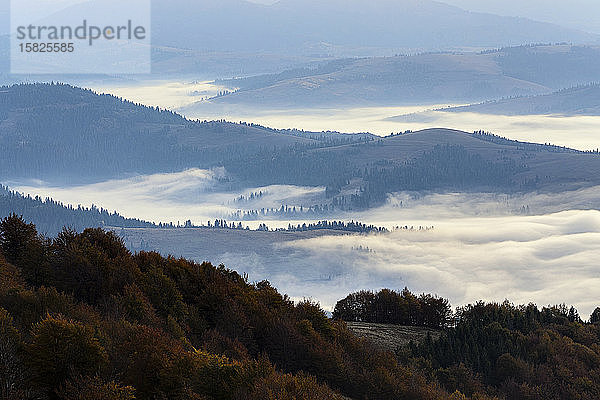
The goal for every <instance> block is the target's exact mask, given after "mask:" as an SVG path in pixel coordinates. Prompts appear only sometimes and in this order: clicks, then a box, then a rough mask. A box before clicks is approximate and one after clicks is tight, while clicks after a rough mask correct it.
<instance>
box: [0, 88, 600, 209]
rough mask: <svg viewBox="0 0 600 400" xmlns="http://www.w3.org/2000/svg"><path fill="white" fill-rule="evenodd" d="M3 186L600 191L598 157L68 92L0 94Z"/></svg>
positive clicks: (351, 193)
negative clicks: (174, 108) (193, 113)
mask: <svg viewBox="0 0 600 400" xmlns="http://www.w3.org/2000/svg"><path fill="white" fill-rule="evenodd" d="M0 153H1V154H2V155H3V157H2V158H0V166H1V167H2V168H0V171H1V173H0V178H1V179H3V180H4V181H7V180H13V181H25V180H47V181H50V182H51V183H54V184H60V185H72V184H75V183H80V182H98V181H102V180H109V179H116V178H119V177H123V176H135V175H138V174H150V173H169V172H179V171H182V170H185V169H188V168H205V169H208V168H216V167H220V168H224V170H225V171H226V174H225V177H224V178H220V182H221V183H222V184H223V189H224V190H227V189H228V188H230V189H231V188H238V189H239V188H253V187H262V186H268V185H277V184H282V185H299V186H314V187H317V186H319V187H326V196H327V198H328V200H327V201H328V202H329V203H328V204H324V205H328V206H334V207H337V208H339V209H356V208H367V207H371V206H374V205H378V204H381V203H382V202H383V201H385V199H386V197H387V194H388V193H390V192H396V191H403V190H410V191H447V190H463V191H474V190H486V191H492V192H512V191H529V190H548V191H552V190H565V189H571V188H580V187H585V186H591V185H598V184H600V157H599V156H598V155H597V154H595V153H583V152H577V151H575V150H570V149H566V148H560V147H555V146H546V145H539V144H531V143H521V142H516V141H510V140H506V139H503V138H499V137H496V136H493V135H489V134H482V133H478V134H468V133H466V132H461V131H454V130H448V129H429V130H424V131H420V132H412V133H406V134H403V135H395V136H391V137H386V138H378V137H374V136H372V135H368V134H355V135H345V134H341V133H334V132H322V133H316V132H302V131H285V130H284V131H280V130H273V129H268V128H265V127H261V126H255V125H252V124H234V123H229V122H224V121H213V122H200V121H189V120H186V119H184V118H183V117H181V116H179V115H177V114H174V113H172V112H169V111H164V110H159V109H156V108H149V107H144V106H140V105H136V104H133V103H129V102H126V101H122V100H120V99H118V98H115V97H112V96H106V95H102V96H101V95H97V94H95V93H93V92H91V91H88V90H82V89H78V88H75V87H71V86H66V85H56V84H55V85H19V86H12V87H5V88H2V90H0Z"/></svg>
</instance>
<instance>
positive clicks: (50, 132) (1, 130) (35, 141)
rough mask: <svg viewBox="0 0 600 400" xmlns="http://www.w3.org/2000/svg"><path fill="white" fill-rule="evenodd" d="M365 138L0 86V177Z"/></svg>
mask: <svg viewBox="0 0 600 400" xmlns="http://www.w3.org/2000/svg"><path fill="white" fill-rule="evenodd" d="M367 139H368V137H365V135H338V134H332V135H321V136H319V135H315V134H311V135H306V136H304V135H302V134H301V132H295V131H276V130H272V129H268V128H264V127H260V126H254V125H251V124H233V123H228V122H224V121H211V122H208V121H203V122H201V121H190V120H187V119H185V118H183V117H181V116H180V115H177V114H174V113H172V112H170V111H165V110H159V109H158V108H151V107H146V106H142V105H138V104H134V103H131V102H128V101H124V100H121V99H119V98H116V97H114V96H110V95H98V94H96V93H94V92H92V91H89V90H83V89H79V88H76V87H72V86H69V85H63V84H33V85H29V84H25V85H15V86H10V87H1V88H0V154H2V155H3V156H2V157H1V158H0V178H4V179H7V178H15V179H19V178H37V179H46V180H57V181H63V182H64V181H75V182H77V181H88V182H89V181H97V180H101V179H110V178H114V177H115V176H124V175H132V174H148V173H155V172H174V171H181V170H184V169H186V168H194V167H199V168H210V167H213V166H217V165H219V164H222V163H223V160H225V159H229V158H235V157H242V158H243V157H248V156H251V155H252V154H254V153H255V152H257V151H260V150H262V149H271V150H275V149H278V148H282V147H289V146H301V147H302V146H304V147H306V146H308V147H318V146H327V145H331V144H340V143H349V142H353V141H361V140H367Z"/></svg>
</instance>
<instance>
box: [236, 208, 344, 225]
mask: <svg viewBox="0 0 600 400" xmlns="http://www.w3.org/2000/svg"><path fill="white" fill-rule="evenodd" d="M335 210H336V206H335V205H334V204H315V205H312V206H306V207H304V206H288V205H282V206H281V207H279V208H265V207H263V208H261V209H260V210H237V211H235V212H232V213H231V214H230V218H231V219H235V220H243V221H256V220H258V219H263V218H275V217H276V218H281V219H299V218H300V219H305V218H315V217H323V216H327V215H329V214H332V213H333V212H335Z"/></svg>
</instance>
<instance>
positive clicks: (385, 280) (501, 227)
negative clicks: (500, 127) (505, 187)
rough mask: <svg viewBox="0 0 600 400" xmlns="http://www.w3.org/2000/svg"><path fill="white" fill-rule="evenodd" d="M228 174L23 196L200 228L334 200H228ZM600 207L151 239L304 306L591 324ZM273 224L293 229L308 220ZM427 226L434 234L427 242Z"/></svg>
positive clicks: (599, 276) (551, 200)
mask: <svg viewBox="0 0 600 400" xmlns="http://www.w3.org/2000/svg"><path fill="white" fill-rule="evenodd" d="M224 173H225V172H224V171H223V170H210V171H209V170H189V171H185V172H181V173H177V174H158V175H150V176H144V177H138V178H131V179H126V180H118V181H109V182H104V183H99V184H95V185H87V186H80V187H72V188H53V187H44V186H35V187H34V186H16V187H15V188H16V189H18V190H19V191H22V192H25V193H30V194H34V195H35V194H37V195H41V196H50V197H53V198H55V199H57V200H60V201H63V202H66V203H69V204H73V205H77V204H83V205H90V204H92V203H94V204H96V205H97V206H99V207H100V206H101V207H104V208H107V209H110V210H112V209H115V210H118V211H119V212H121V213H122V214H124V215H126V216H132V217H138V218H143V219H147V220H152V221H175V222H176V221H181V222H183V221H185V220H187V219H188V218H189V219H192V221H194V222H196V223H202V222H205V221H208V220H209V219H214V218H220V217H223V216H224V215H228V214H229V213H230V212H231V211H233V210H237V209H239V208H240V207H241V206H240V204H238V203H236V202H235V199H236V198H237V197H239V196H241V195H244V196H247V195H248V194H250V193H252V192H256V191H263V192H264V193H266V194H265V195H264V196H263V197H261V198H260V199H257V200H254V201H253V202H251V204H245V205H243V206H244V207H251V208H260V207H279V206H280V205H281V204H286V203H288V204H289V203H293V202H294V201H295V202H299V203H301V202H302V201H303V199H311V200H312V199H313V197H314V196H322V195H323V193H322V192H323V189H322V188H302V187H295V186H271V187H265V188H250V189H246V190H242V191H235V192H229V191H222V190H221V187H220V186H219V185H220V183H219V181H220V180H219V178H220V177H222V176H223V174H224ZM299 203H298V204H299ZM311 204H314V203H311ZM598 205H600V187H592V188H587V189H581V190H578V191H571V192H563V193H529V194H512V195H507V194H504V195H503V194H490V193H445V194H425V195H424V194H415V193H397V194H395V195H393V196H390V198H389V201H388V202H387V204H385V205H384V206H382V207H379V208H376V209H373V210H368V211H365V212H359V213H351V214H345V215H343V216H342V217H341V218H340V219H344V220H359V221H361V222H365V223H371V224H375V225H378V226H385V227H388V228H389V229H390V230H392V231H391V232H390V233H387V234H376V235H337V236H336V235H334V236H320V237H316V238H311V239H304V240H296V239H297V237H296V236H293V235H290V234H285V235H284V234H276V233H274V234H272V235H268V234H264V235H260V236H256V239H255V238H252V239H251V240H249V239H247V238H244V237H243V236H240V237H238V238H237V239H235V240H236V241H235V243H234V242H232V243H231V245H227V246H221V247H219V248H217V247H218V246H215V245H214V240H215V236H209V235H208V234H206V233H202V231H201V230H199V231H198V232H199V233H196V234H192V233H190V235H196V236H190V237H183V236H181V237H180V238H179V239H178V240H182V241H183V240H188V243H187V244H185V246H184V245H183V244H182V245H181V246H179V243H177V244H173V243H169V242H168V239H169V237H171V242H173V240H172V236H168V233H166V234H165V237H166V239H165V240H166V241H165V240H163V241H162V242H160V241H157V242H153V241H152V240H151V238H150V237H148V236H147V237H145V238H144V241H145V242H146V243H151V244H152V245H153V246H156V247H157V248H158V250H160V251H163V252H165V253H173V254H175V255H177V256H186V257H190V258H195V259H197V260H199V261H203V260H210V261H213V262H215V263H225V264H226V265H227V266H229V267H232V268H235V269H237V270H238V271H240V272H247V273H248V274H249V276H250V279H251V280H262V279H269V280H270V281H272V283H273V284H274V285H275V286H276V287H278V288H279V289H280V290H281V291H282V292H285V293H288V294H289V295H291V296H292V297H293V298H302V297H312V298H314V299H316V300H318V301H320V302H321V303H322V304H323V305H324V306H325V307H326V308H328V309H332V308H333V306H334V305H335V303H336V301H337V300H339V299H341V298H343V297H345V296H346V295H347V294H348V293H350V292H353V291H357V290H361V289H373V290H377V289H380V288H383V287H389V288H393V289H402V288H404V287H405V286H407V287H409V288H410V289H411V290H414V291H418V292H433V293H437V294H439V295H441V296H444V297H448V298H450V299H451V300H452V302H453V304H455V305H461V304H465V303H470V302H474V301H477V300H479V299H484V300H496V301H503V300H504V299H510V300H511V301H513V302H516V303H529V302H535V303H538V304H540V305H547V304H555V303H563V302H564V303H567V304H573V305H576V306H577V307H578V308H579V309H580V311H581V312H582V314H583V315H589V313H591V311H592V310H593V309H594V308H595V307H596V306H600V297H599V295H598V293H599V292H600V266H599V265H598V260H600V211H598V210H597V208H598ZM259 222H260V221H257V222H255V224H254V225H256V224H258V223H259ZM267 223H268V224H269V226H271V227H283V226H287V224H288V223H298V221H287V220H278V221H268V222H267ZM396 226H400V227H404V226H409V227H411V226H412V227H415V228H416V229H415V230H410V229H409V230H404V229H399V230H394V228H395V227H396ZM419 226H423V227H430V226H433V227H434V229H432V230H427V231H425V230H422V231H420V230H419V229H418V227H419ZM238 234H239V235H243V234H244V233H243V232H240V233H238ZM182 235H183V233H182ZM219 240H225V241H228V240H234V239H233V238H232V237H231V236H226V235H225V236H219ZM178 246H179V247H178ZM198 249H201V251H199V250H198Z"/></svg>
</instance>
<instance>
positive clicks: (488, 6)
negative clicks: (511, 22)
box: [249, 0, 600, 34]
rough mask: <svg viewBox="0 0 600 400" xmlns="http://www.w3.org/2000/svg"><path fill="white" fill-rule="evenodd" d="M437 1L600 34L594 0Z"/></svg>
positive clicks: (598, 5)
mask: <svg viewBox="0 0 600 400" xmlns="http://www.w3.org/2000/svg"><path fill="white" fill-rule="evenodd" d="M249 1H251V2H252V3H259V4H273V3H276V1H274V0H249ZM297 1H303V0H297ZM324 1H326V0H324ZM365 1H369V2H374V1H378V0H365ZM439 2H440V3H447V4H451V5H454V6H457V7H460V8H463V9H465V10H469V11H477V12H485V13H491V14H498V15H505V16H511V17H524V18H529V19H534V20H538V21H543V22H551V23H555V24H559V25H564V26H568V27H570V28H575V29H580V30H585V31H588V32H593V33H598V34H600V1H598V0H569V1H564V0H441V1H439ZM399 3H400V2H399Z"/></svg>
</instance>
